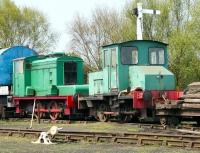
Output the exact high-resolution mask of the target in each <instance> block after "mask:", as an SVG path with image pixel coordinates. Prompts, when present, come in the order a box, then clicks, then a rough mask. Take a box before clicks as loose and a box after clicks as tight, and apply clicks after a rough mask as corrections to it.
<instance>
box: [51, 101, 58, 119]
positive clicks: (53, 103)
mask: <svg viewBox="0 0 200 153" xmlns="http://www.w3.org/2000/svg"><path fill="white" fill-rule="evenodd" d="M52 109H59V107H58V104H57V102H56V101H51V102H50V103H49V104H48V110H49V117H50V118H51V120H56V119H58V118H59V115H60V113H58V112H51V110H52Z"/></svg>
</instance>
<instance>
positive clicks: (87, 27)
mask: <svg viewBox="0 0 200 153" xmlns="http://www.w3.org/2000/svg"><path fill="white" fill-rule="evenodd" d="M122 29H123V24H122V18H121V15H120V14H119V13H118V12H117V11H115V10H110V9H108V8H103V9H102V8H97V9H95V10H94V11H93V13H92V16H91V19H90V20H89V19H85V18H84V17H81V16H80V15H77V16H76V17H75V18H74V20H73V22H72V24H71V27H70V34H71V37H72V40H71V48H72V50H74V51H76V52H77V53H79V54H80V55H81V56H82V57H83V59H84V60H85V62H86V63H87V65H88V66H89V68H90V70H92V71H94V70H99V69H101V60H100V57H101V52H100V47H101V46H103V45H106V44H110V43H115V42H120V41H123V40H125V38H124V35H122Z"/></svg>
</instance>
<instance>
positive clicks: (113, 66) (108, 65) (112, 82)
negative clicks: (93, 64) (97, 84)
mask: <svg viewBox="0 0 200 153" xmlns="http://www.w3.org/2000/svg"><path fill="white" fill-rule="evenodd" d="M117 67H118V65H117V49H116V48H111V49H106V50H104V72H105V73H104V74H105V75H106V76H105V78H104V80H106V81H105V82H106V84H107V88H108V90H107V91H108V92H117V91H118V83H117V82H118V81H117V80H118V79H117V76H118V75H117Z"/></svg>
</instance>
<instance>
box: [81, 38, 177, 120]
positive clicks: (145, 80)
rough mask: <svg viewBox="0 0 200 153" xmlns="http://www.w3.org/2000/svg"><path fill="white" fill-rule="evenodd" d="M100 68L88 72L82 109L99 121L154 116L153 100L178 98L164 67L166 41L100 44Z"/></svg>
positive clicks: (156, 101)
mask: <svg viewBox="0 0 200 153" xmlns="http://www.w3.org/2000/svg"><path fill="white" fill-rule="evenodd" d="M101 53H102V64H103V65H102V70H101V71H99V72H93V73H89V96H88V97H87V98H82V99H80V103H81V104H82V106H83V108H87V109H89V110H90V115H93V116H95V117H96V118H97V119H99V120H100V121H106V120H108V119H109V118H110V117H120V118H122V119H138V118H147V117H155V113H154V112H155V103H158V102H160V103H162V102H163V101H164V100H166V99H173V100H175V99H178V98H179V95H180V93H179V92H178V91H175V77H174V74H173V73H172V72H170V71H169V70H168V53H167V44H165V43H162V42H157V41H150V40H134V41H128V42H123V43H116V44H111V45H106V46H103V47H102V49H101Z"/></svg>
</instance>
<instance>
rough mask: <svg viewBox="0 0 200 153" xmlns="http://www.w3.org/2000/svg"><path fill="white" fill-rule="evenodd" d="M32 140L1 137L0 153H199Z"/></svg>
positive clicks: (157, 147) (118, 145)
mask: <svg viewBox="0 0 200 153" xmlns="http://www.w3.org/2000/svg"><path fill="white" fill-rule="evenodd" d="M31 141H32V140H31V139H27V138H21V137H19V138H14V137H1V136H0V153H46V152H48V153H160V152H162V153H168V152H170V153H198V152H199V151H198V150H189V149H181V148H167V147H162V146H130V145H120V144H115V145H113V144H105V143H98V144H90V143H83V142H81V143H60V144H54V145H44V144H32V143H31Z"/></svg>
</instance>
